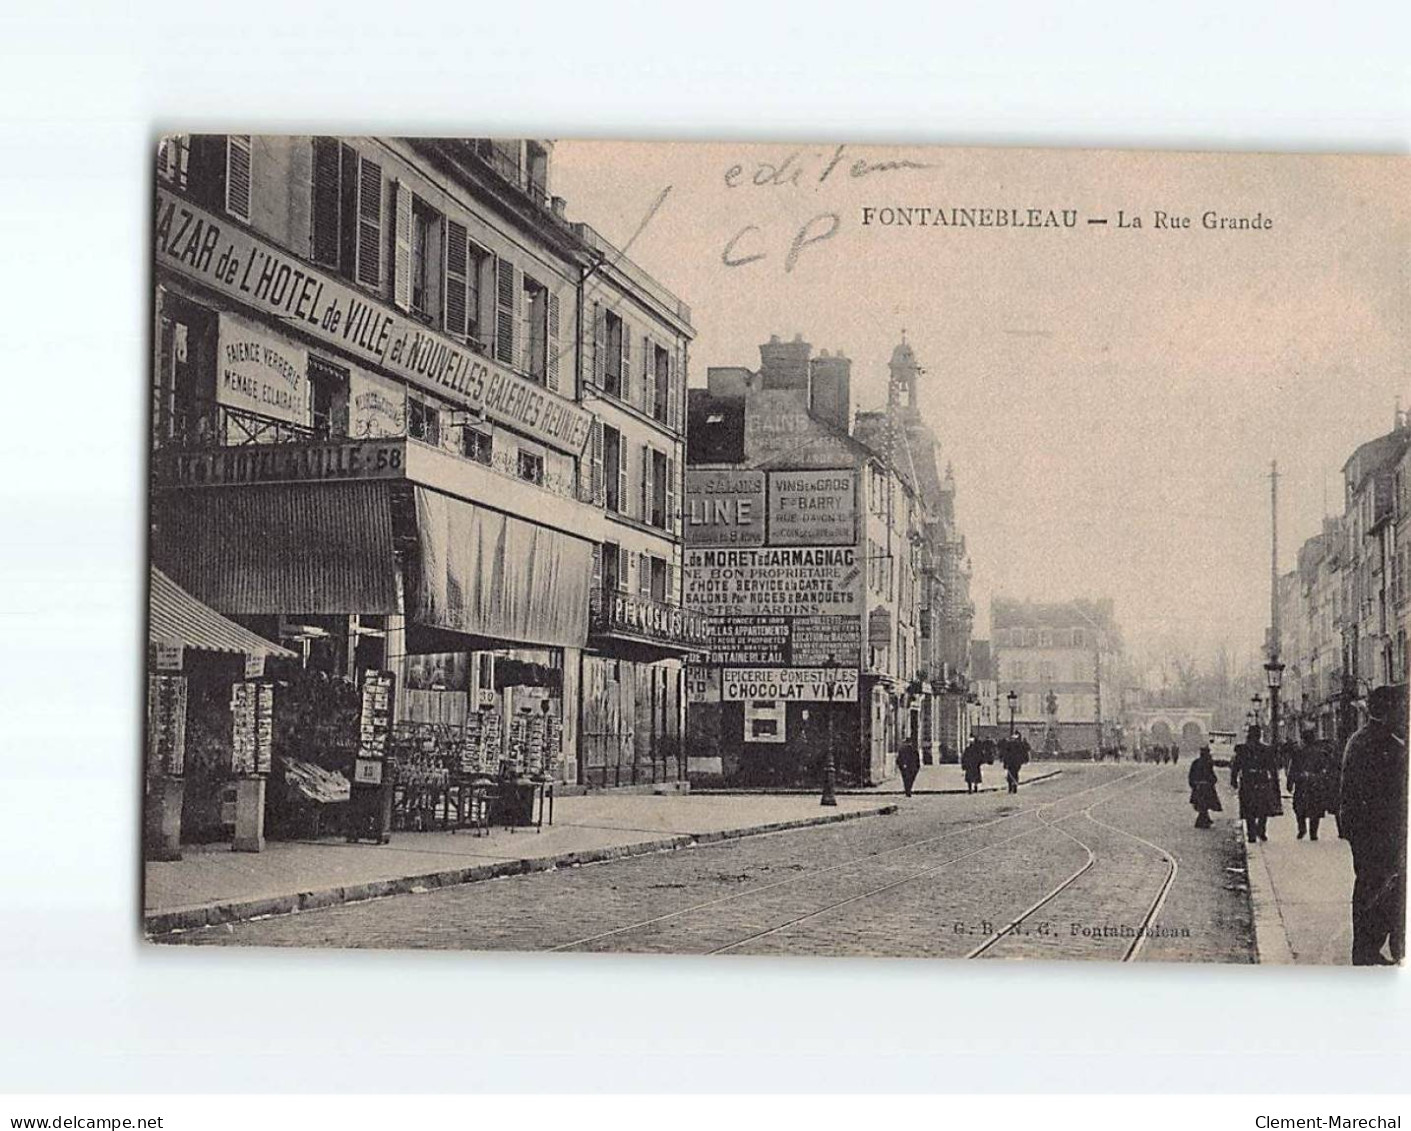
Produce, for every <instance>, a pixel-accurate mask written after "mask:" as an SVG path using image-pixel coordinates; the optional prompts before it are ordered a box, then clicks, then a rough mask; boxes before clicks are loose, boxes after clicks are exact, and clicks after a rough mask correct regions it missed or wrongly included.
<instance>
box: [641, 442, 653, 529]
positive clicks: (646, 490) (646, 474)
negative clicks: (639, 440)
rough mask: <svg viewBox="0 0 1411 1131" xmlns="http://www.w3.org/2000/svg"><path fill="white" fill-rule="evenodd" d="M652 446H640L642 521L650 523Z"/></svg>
mask: <svg viewBox="0 0 1411 1131" xmlns="http://www.w3.org/2000/svg"><path fill="white" fill-rule="evenodd" d="M652 486H653V484H652V446H651V445H650V444H643V445H642V521H643V522H651V521H652Z"/></svg>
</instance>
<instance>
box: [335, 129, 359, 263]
mask: <svg viewBox="0 0 1411 1131" xmlns="http://www.w3.org/2000/svg"><path fill="white" fill-rule="evenodd" d="M358 165H359V158H358V151H357V150H356V149H354V148H353V147H352V146H351V145H342V146H340V147H339V149H338V271H339V273H340V274H342V275H343V276H344V277H345V278H348V279H355V278H357V272H358Z"/></svg>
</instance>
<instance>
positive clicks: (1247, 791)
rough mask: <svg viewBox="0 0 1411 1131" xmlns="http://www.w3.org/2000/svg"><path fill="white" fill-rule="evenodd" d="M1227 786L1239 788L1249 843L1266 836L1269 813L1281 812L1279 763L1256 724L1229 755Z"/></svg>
mask: <svg viewBox="0 0 1411 1131" xmlns="http://www.w3.org/2000/svg"><path fill="white" fill-rule="evenodd" d="M1230 788H1231V789H1237V790H1239V796H1240V820H1242V821H1244V829H1245V838H1246V840H1248V841H1249V843H1251V844H1253V843H1254V842H1255V841H1260V840H1268V839H1269V834H1268V827H1267V826H1268V821H1269V818H1270V817H1281V816H1283V812H1284V806H1283V802H1282V801H1281V799H1280V793H1279V764H1278V761H1277V760H1276V759H1275V758H1274V752H1273V751H1272V750H1271V749H1269V747H1267V746H1265V745H1264V744H1263V743H1262V742H1260V741H1259V728H1258V727H1257V726H1252V727H1250V728H1249V731H1248V733H1247V734H1246V735H1245V740H1244V742H1242V743H1241V744H1240V745H1239V746H1236V747H1235V756H1234V757H1233V758H1231V759H1230Z"/></svg>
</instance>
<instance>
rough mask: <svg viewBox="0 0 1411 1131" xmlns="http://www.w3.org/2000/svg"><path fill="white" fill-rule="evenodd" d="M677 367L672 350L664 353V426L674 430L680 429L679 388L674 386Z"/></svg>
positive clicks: (678, 430) (674, 352)
mask: <svg viewBox="0 0 1411 1131" xmlns="http://www.w3.org/2000/svg"><path fill="white" fill-rule="evenodd" d="M679 368H680V367H679V366H678V365H677V364H676V351H675V350H672V351H671V352H670V353H668V354H667V355H666V426H667V427H668V428H670V429H672V430H673V431H675V432H680V431H681V390H680V389H678V388H677V387H676V377H677V373H678V371H679Z"/></svg>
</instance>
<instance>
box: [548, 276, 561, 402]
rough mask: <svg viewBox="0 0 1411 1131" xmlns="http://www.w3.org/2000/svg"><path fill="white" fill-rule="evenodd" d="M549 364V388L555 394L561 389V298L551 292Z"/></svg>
mask: <svg viewBox="0 0 1411 1131" xmlns="http://www.w3.org/2000/svg"><path fill="white" fill-rule="evenodd" d="M548 349H549V364H548V369H547V375H546V376H547V381H548V386H549V388H551V389H552V390H554V392H558V388H559V296H558V295H557V294H555V293H553V292H552V291H551V292H549V345H548Z"/></svg>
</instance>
